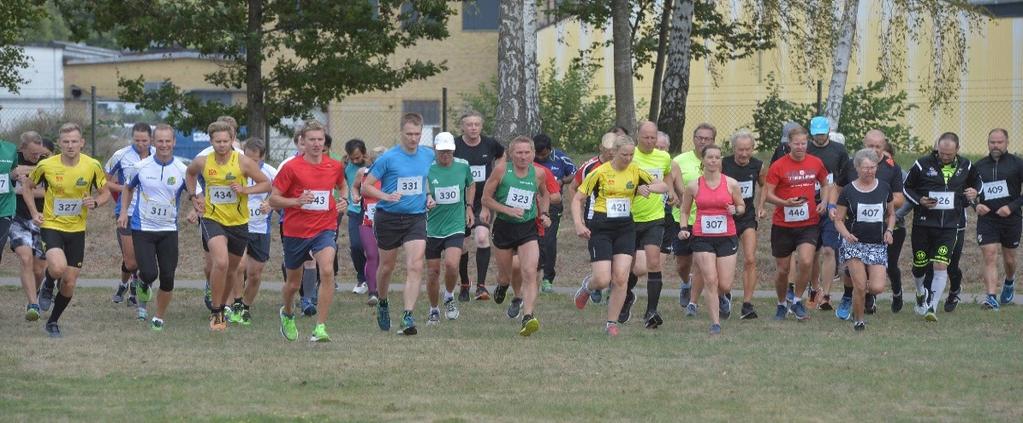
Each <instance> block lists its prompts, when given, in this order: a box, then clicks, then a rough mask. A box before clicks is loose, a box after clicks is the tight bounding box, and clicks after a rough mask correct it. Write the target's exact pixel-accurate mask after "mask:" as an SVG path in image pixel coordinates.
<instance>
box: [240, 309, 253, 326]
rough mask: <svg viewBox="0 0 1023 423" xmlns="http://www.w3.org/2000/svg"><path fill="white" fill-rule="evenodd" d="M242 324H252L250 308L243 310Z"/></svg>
mask: <svg viewBox="0 0 1023 423" xmlns="http://www.w3.org/2000/svg"><path fill="white" fill-rule="evenodd" d="M241 315H242V317H241V324H243V325H245V326H248V325H251V324H252V313H250V312H249V308H248V307H245V308H243V309H242V312H241Z"/></svg>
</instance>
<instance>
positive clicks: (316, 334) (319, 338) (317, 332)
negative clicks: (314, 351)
mask: <svg viewBox="0 0 1023 423" xmlns="http://www.w3.org/2000/svg"><path fill="white" fill-rule="evenodd" d="M292 322H294V320H292ZM292 325H293V326H294V323H292ZM309 342H330V335H327V325H325V324H323V323H317V324H316V328H315V329H313V336H310V337H309Z"/></svg>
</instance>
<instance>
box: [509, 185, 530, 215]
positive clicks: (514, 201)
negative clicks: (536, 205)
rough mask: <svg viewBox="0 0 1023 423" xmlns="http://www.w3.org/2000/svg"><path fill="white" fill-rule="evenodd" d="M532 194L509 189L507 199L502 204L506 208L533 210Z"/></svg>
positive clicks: (518, 189) (517, 189)
mask: <svg viewBox="0 0 1023 423" xmlns="http://www.w3.org/2000/svg"><path fill="white" fill-rule="evenodd" d="M533 194H534V192H532V191H526V190H524V189H520V188H515V187H511V189H509V190H508V198H506V199H505V200H504V204H505V205H507V206H508V207H515V208H517V209H522V210H529V209H531V208H533Z"/></svg>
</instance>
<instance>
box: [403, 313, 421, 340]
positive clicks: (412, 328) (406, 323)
mask: <svg viewBox="0 0 1023 423" xmlns="http://www.w3.org/2000/svg"><path fill="white" fill-rule="evenodd" d="M417 333H419V330H417V329H416V319H415V318H413V317H412V313H408V312H406V313H405V315H404V316H401V330H399V331H398V335H405V336H412V335H415V334H417Z"/></svg>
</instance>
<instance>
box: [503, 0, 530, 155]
mask: <svg viewBox="0 0 1023 423" xmlns="http://www.w3.org/2000/svg"><path fill="white" fill-rule="evenodd" d="M524 3H525V2H521V1H510V0H509V1H502V2H501V23H500V25H499V27H498V38H497V43H498V45H497V80H498V85H497V101H498V104H497V116H496V118H495V119H494V120H495V123H496V125H495V131H494V136H496V137H497V139H498V140H500V141H501V142H502V143H503V144H505V145H507V144H508V142H509V141H511V140H512V138H514V137H516V136H518V135H526V136H531V135H532V133H531V132H532V128H531V127H530V121H529V117H528V116H529V114H530V113H538V112H539V110H534V111H532V112H531V111H530V110H529V109H530V99H529V98H528V97H529V95H528V94H527V81H526V79H527V76H526V69H527V67H528V66H529V63H528V59H527V58H526V55H527V53H526V51H527V49H526V41H525V40H526V37H525V22H524V19H523V18H524V9H525V5H524ZM534 19H535V17H534ZM534 25H535V24H534ZM534 32H535V31H534ZM535 37H536V34H533V39H534V40H535V39H536V38H535ZM534 43H535V41H534ZM531 51H532V52H533V55H534V56H535V54H536V46H535V45H534V46H533V48H532V49H531ZM535 61H536V58H535V57H534V58H533V62H534V65H533V66H534V69H535ZM534 72H535V70H534ZM532 83H533V85H534V86H535V85H536V81H535V78H534V81H533V82H532ZM538 97H539V96H537V97H536V98H538ZM536 98H534V99H533V100H532V101H534V102H535V101H537V100H536ZM532 108H533V109H538V108H537V107H536V105H535V103H534V106H533V107H532ZM538 120H539V119H537V121H538ZM537 127H539V125H537Z"/></svg>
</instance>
